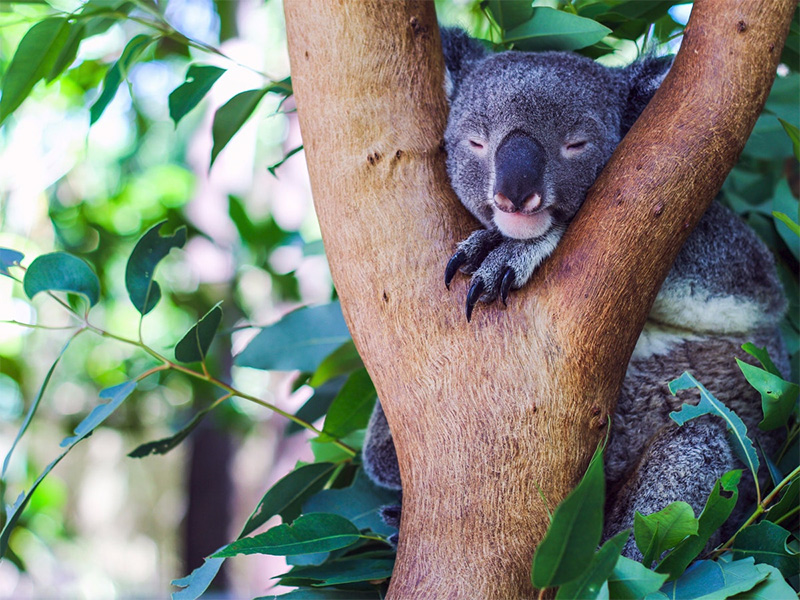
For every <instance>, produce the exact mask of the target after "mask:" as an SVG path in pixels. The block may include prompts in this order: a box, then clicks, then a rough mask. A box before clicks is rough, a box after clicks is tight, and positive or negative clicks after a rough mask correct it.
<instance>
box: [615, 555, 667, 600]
mask: <svg viewBox="0 0 800 600" xmlns="http://www.w3.org/2000/svg"><path fill="white" fill-rule="evenodd" d="M666 579H667V576H666V575H663V574H661V573H655V572H653V571H651V570H650V569H648V568H647V567H645V566H644V565H643V564H641V563H638V562H636V561H635V560H631V559H630V558H625V557H624V556H620V557H619V559H618V560H617V564H616V566H615V567H614V571H613V572H612V573H611V576H610V577H609V578H608V592H609V595H610V596H611V597H612V598H614V600H639V599H640V598H644V597H645V596H647V595H648V594H652V593H654V592H657V591H658V589H659V588H660V587H661V586H662V585H663V584H664V582H665V581H666Z"/></svg>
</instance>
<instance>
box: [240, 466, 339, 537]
mask: <svg viewBox="0 0 800 600" xmlns="http://www.w3.org/2000/svg"><path fill="white" fill-rule="evenodd" d="M335 470H336V465H334V464H331V463H325V462H322V463H314V464H311V465H305V466H302V467H300V468H298V469H295V470H294V471H292V472H291V473H289V474H288V475H286V476H285V477H283V478H281V479H280V480H279V481H278V482H277V483H276V484H275V485H273V486H272V487H271V488H270V489H269V490H268V491H267V493H266V494H264V497H263V498H261V502H259V503H258V506H257V507H256V509H255V510H254V511H253V514H252V515H250V518H249V519H248V520H247V523H246V524H245V526H244V528H243V529H242V533H241V534H240V535H239V537H240V538H242V537H244V536H247V535H250V534H251V533H253V532H254V531H255V530H256V529H258V528H259V527H261V526H262V525H263V524H264V523H266V522H267V521H268V520H269V519H271V518H272V517H274V516H275V515H280V516H281V518H282V519H283V520H284V522H286V523H290V522H292V521H294V520H295V519H296V518H297V517H299V516H300V507H301V506H302V505H303V502H305V501H306V500H307V499H308V498H310V497H311V496H313V495H314V494H316V493H317V492H318V491H320V490H321V489H322V488H323V487H325V485H326V484H327V483H328V480H329V479H330V478H331V475H332V474H333V472H334V471H335Z"/></svg>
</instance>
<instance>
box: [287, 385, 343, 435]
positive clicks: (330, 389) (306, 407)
mask: <svg viewBox="0 0 800 600" xmlns="http://www.w3.org/2000/svg"><path fill="white" fill-rule="evenodd" d="M346 380H347V377H345V376H344V375H342V376H339V377H335V378H334V379H331V380H330V381H326V382H325V383H323V384H322V385H321V386H319V387H318V388H316V389H315V390H314V395H313V396H311V398H309V399H308V400H306V403H305V404H303V406H301V407H300V408H299V409H298V411H297V412H296V413H295V416H296V417H297V418H298V419H302V420H303V421H305V422H306V423H313V422H314V421H316V420H317V419H321V418H322V417H323V416H325V415H326V414H327V412H328V409H329V408H330V406H331V404H332V403H333V399H334V398H335V397H336V396H337V395H338V394H339V391H340V390H341V389H342V386H343V385H344V382H345V381H346ZM302 430H304V428H303V427H301V426H300V425H298V424H297V423H295V422H294V421H292V422H290V423H289V426H288V427H287V428H286V435H291V434H293V433H297V432H298V431H302Z"/></svg>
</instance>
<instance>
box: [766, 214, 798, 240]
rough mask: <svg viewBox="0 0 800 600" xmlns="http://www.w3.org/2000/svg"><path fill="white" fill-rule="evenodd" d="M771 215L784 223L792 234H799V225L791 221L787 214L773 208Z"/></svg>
mask: <svg viewBox="0 0 800 600" xmlns="http://www.w3.org/2000/svg"><path fill="white" fill-rule="evenodd" d="M772 216H773V217H775V218H776V219H778V221H780V222H781V223H783V224H784V225H786V226H787V227H788V228H789V230H790V231H791V232H792V233H793V234H795V235H797V236H800V225H798V224H797V223H795V222H794V221H792V220H791V219H790V218H789V217H788V216H787V215H785V214H784V213H782V212H778V211H777V210H774V211H772Z"/></svg>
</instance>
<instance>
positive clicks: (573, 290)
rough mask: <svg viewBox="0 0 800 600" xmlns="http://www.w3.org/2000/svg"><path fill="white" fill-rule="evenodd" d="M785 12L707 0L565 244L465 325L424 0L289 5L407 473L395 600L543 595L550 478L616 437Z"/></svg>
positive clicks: (771, 62)
mask: <svg viewBox="0 0 800 600" xmlns="http://www.w3.org/2000/svg"><path fill="white" fill-rule="evenodd" d="M794 8H795V7H794V3H792V2H790V1H788V0H780V1H779V0H774V1H772V2H770V3H769V4H768V6H766V5H764V4H763V3H759V4H754V3H751V2H747V1H745V0H741V1H730V0H728V1H724V0H705V1H701V2H697V3H696V5H695V8H694V11H693V14H692V19H691V21H690V23H689V25H688V27H687V30H686V38H685V40H684V43H683V47H682V49H681V51H680V53H679V55H678V57H677V58H676V61H675V65H674V67H673V68H672V71H671V73H670V75H669V76H668V78H667V80H666V81H665V83H664V84H663V86H662V87H661V89H660V91H659V92H658V93H657V95H656V97H655V98H654V100H653V101H652V102H651V104H650V106H648V108H647V110H646V111H645V113H644V114H643V115H642V117H641V118H640V119H639V121H638V122H637V124H636V125H635V126H634V128H633V129H632V130H631V132H630V134H629V135H628V136H627V137H626V138H625V140H624V141H623V142H622V144H621V145H620V147H619V148H618V149H617V152H616V153H615V155H614V157H613V158H612V160H611V162H610V163H609V165H608V166H607V167H606V169H605V171H604V172H603V174H602V175H601V177H600V179H599V180H598V181H597V183H596V184H595V186H594V187H593V189H592V191H591V192H590V194H589V197H588V198H587V201H586V203H585V205H584V208H583V209H582V210H581V212H580V214H579V216H578V218H577V219H576V220H575V222H574V223H573V225H572V226H571V228H570V231H569V232H568V233H567V235H566V236H565V237H564V239H563V241H562V243H561V245H560V246H559V248H558V250H557V251H556V253H555V254H554V255H553V257H552V258H551V259H550V260H549V261H548V262H547V264H546V265H545V266H544V267H543V268H542V269H541V270H540V272H539V273H538V274H537V275H536V276H535V278H534V280H533V281H532V282H531V283H530V284H529V285H528V286H527V288H526V289H525V290H524V291H523V292H521V293H519V294H518V295H517V296H516V297H515V298H514V302H513V303H512V305H511V306H510V307H509V309H508V310H506V311H501V310H498V309H497V308H490V309H487V310H484V311H481V312H480V313H479V314H476V317H477V318H474V319H473V322H472V323H471V324H467V323H466V322H465V321H464V319H463V316H462V314H461V302H460V301H459V300H458V297H457V296H456V294H458V293H463V292H462V290H461V289H460V288H458V287H457V288H456V290H454V291H453V292H450V293H448V292H447V291H446V290H445V289H444V286H443V285H442V281H441V273H442V269H443V262H444V259H446V257H447V256H449V254H450V253H451V252H452V250H453V248H454V244H455V242H456V241H458V240H460V239H463V237H464V236H465V234H466V233H467V232H468V231H469V230H470V229H472V228H474V226H473V224H472V223H471V222H470V221H469V219H468V218H467V217H466V215H465V212H464V211H463V210H462V209H461V208H460V206H459V205H458V202H457V201H456V199H455V198H454V196H453V194H452V192H451V191H450V190H449V189H448V186H447V185H446V183H445V181H446V179H445V174H444V166H443V155H442V152H441V145H440V142H441V138H442V132H443V126H444V121H445V115H446V105H445V100H444V95H443V91H442V86H441V82H442V60H441V52H440V49H439V37H438V35H437V23H436V17H435V14H434V10H433V5H432V4H430V3H425V2H404V3H399V2H396V3H381V2H358V3H354V4H353V5H351V6H349V7H348V10H341V6H339V5H334V3H325V4H322V5H320V4H313V5H312V4H311V3H308V2H302V1H300V0H295V1H293V2H290V3H287V5H286V17H287V19H286V20H287V31H288V35H289V48H290V56H291V60H292V73H293V85H294V90H295V94H296V97H297V102H298V109H299V112H300V118H301V126H302V130H303V135H304V141H305V147H306V151H307V155H308V161H309V170H310V173H311V177H312V186H313V188H314V193H315V198H316V202H317V212H318V216H319V220H320V224H321V227H322V230H323V237H324V239H325V242H326V247H327V252H328V257H329V260H330V263H331V269H332V273H333V276H334V282H335V284H336V286H337V290H338V292H339V295H340V297H341V300H342V308H343V311H344V314H345V317H346V319H347V321H348V325H349V326H350V329H351V332H352V333H353V337H354V340H355V342H356V345H357V347H358V350H359V353H360V354H361V356H362V357H363V359H364V362H365V364H366V366H367V368H368V369H369V372H370V375H371V376H372V378H373V380H374V382H375V385H376V388H377V391H378V394H379V396H380V398H381V400H382V402H383V406H384V408H385V411H386V414H387V417H388V419H389V422H390V424H391V426H392V430H393V434H394V438H395V442H396V446H397V451H398V458H399V461H400V466H401V473H402V477H403V485H404V488H403V490H404V491H403V522H402V526H401V533H400V540H401V541H400V547H399V551H398V563H397V566H396V568H395V571H394V575H393V578H392V585H391V588H390V595H391V596H392V597H394V598H403V597H420V596H425V597H486V598H510V597H520V596H526V595H530V594H531V592H532V590H531V588H530V583H529V580H528V569H529V564H530V558H531V554H532V552H533V548H534V547H535V545H536V542H537V540H539V539H541V537H542V535H543V533H544V530H545V528H546V523H547V519H546V516H545V511H544V508H543V506H542V504H541V502H540V501H539V495H538V491H537V487H536V486H537V483H538V484H539V485H540V486H541V487H542V490H543V493H544V495H545V496H546V497H547V498H548V499H551V500H552V501H556V500H560V499H561V498H562V497H563V496H564V495H565V494H566V492H567V491H568V490H569V489H571V488H572V487H573V486H574V485H575V483H576V481H577V479H578V477H579V475H580V474H581V473H582V471H583V469H584V468H585V466H586V464H587V461H588V459H589V457H590V456H591V453H592V451H593V450H594V448H595V446H596V445H597V442H598V440H599V438H600V437H601V436H602V435H603V432H604V428H605V425H606V420H607V417H608V415H609V413H610V412H611V411H612V410H613V405H614V402H615V399H616V396H617V394H618V391H619V387H620V384H621V380H622V377H623V374H624V370H625V366H626V364H627V361H628V359H629V357H630V354H631V352H632V350H633V346H634V344H635V341H636V338H637V336H638V334H639V332H640V331H641V327H642V326H643V324H644V320H645V318H646V315H647V313H648V310H649V308H650V305H651V303H652V301H653V299H654V297H655V294H656V292H657V290H658V288H659V286H660V284H661V283H662V281H663V279H664V277H665V276H666V273H667V271H668V269H669V267H670V265H671V263H672V261H673V260H674V258H675V256H676V254H677V252H678V250H679V249H680V246H681V244H682V242H683V241H684V240H685V239H686V237H687V236H688V234H689V232H690V231H691V229H692V227H693V226H694V225H695V224H696V223H697V221H698V220H699V218H700V216H701V215H702V213H703V212H704V210H705V209H706V207H707V206H708V204H709V203H710V201H711V199H712V198H713V196H714V194H715V193H716V192H717V191H718V190H719V188H720V186H721V185H722V182H723V180H724V178H725V176H726V175H727V173H728V171H729V170H730V168H731V167H732V166H733V164H734V162H735V160H736V158H737V157H738V155H739V153H740V151H741V149H742V148H743V146H744V143H745V141H746V140H747V137H748V135H749V133H750V131H751V129H752V127H753V124H754V123H755V119H756V118H757V116H758V114H759V112H760V110H761V108H762V106H763V104H764V102H765V100H766V96H767V93H768V91H769V88H770V85H771V83H772V79H773V77H774V73H775V68H776V66H777V63H778V59H779V56H780V49H781V48H782V46H783V43H784V40H785V37H786V34H787V31H788V27H789V23H790V19H791V16H792V13H793V11H794ZM375 32H379V33H377V34H376V33H375ZM364 40H370V42H369V43H364V42H363V41H364ZM645 165H646V168H643V166H645ZM454 296H456V298H454ZM620 299H626V300H625V301H620ZM588 399H591V400H588ZM444 415H446V418H443V416H444ZM432 489H435V490H436V493H435V494H432V493H431V490H432Z"/></svg>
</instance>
